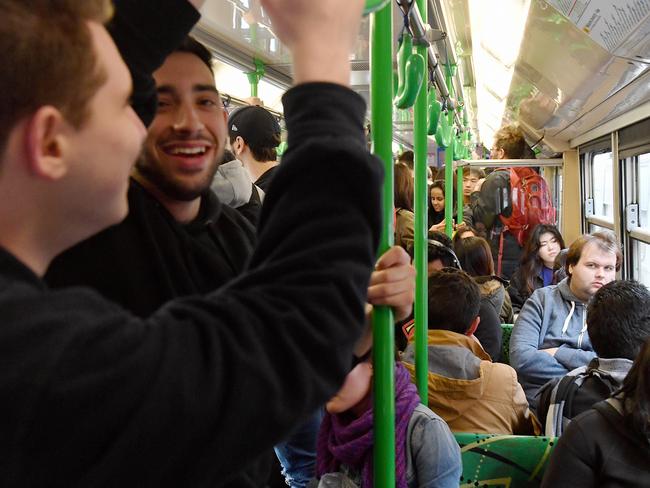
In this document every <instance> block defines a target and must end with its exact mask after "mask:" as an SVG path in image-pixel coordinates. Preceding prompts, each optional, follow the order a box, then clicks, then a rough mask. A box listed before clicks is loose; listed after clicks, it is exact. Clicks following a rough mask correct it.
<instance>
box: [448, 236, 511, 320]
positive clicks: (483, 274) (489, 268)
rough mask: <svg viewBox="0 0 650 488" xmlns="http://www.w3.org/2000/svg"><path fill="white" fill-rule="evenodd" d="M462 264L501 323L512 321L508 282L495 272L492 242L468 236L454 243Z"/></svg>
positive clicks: (483, 299)
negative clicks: (507, 291) (506, 287)
mask: <svg viewBox="0 0 650 488" xmlns="http://www.w3.org/2000/svg"><path fill="white" fill-rule="evenodd" d="M454 252H455V253H456V256H458V260H459V261H460V265H461V266H462V268H463V271H465V272H466V273H467V274H469V275H470V276H471V277H472V278H474V281H476V283H478V285H479V288H480V290H481V300H482V301H486V302H489V303H490V304H491V305H492V306H493V307H494V311H495V312H496V314H497V315H498V316H499V319H500V320H501V323H504V324H509V323H512V318H513V317H512V305H511V304H510V297H508V294H507V293H506V289H505V287H504V284H506V282H505V281H504V280H502V279H501V278H499V277H498V276H496V275H495V274H494V260H493V259H492V251H491V249H490V244H489V243H488V242H487V241H486V240H485V239H483V238H482V237H466V238H465V239H459V240H457V241H456V242H455V243H454Z"/></svg>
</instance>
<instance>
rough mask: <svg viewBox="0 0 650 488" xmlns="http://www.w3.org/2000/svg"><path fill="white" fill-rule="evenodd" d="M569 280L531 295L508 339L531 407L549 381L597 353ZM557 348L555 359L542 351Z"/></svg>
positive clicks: (514, 364) (513, 365) (583, 364)
mask: <svg viewBox="0 0 650 488" xmlns="http://www.w3.org/2000/svg"><path fill="white" fill-rule="evenodd" d="M585 308H586V307H585V304H583V303H582V302H581V301H580V300H579V299H578V298H577V297H576V296H575V295H574V294H573V293H572V292H571V288H570V287H569V282H568V278H565V279H564V280H562V281H561V282H560V283H558V284H557V285H551V286H547V287H544V288H539V289H537V290H535V291H534V292H533V294H532V295H531V296H530V298H529V299H528V300H526V303H524V306H523V307H522V309H521V312H520V313H519V317H517V321H516V322H515V326H514V328H513V329H512V336H511V337H510V364H511V365H512V367H513V368H515V370H516V371H517V377H518V379H519V382H520V383H521V385H522V386H523V388H524V391H525V392H526V398H527V399H528V402H529V403H530V405H531V407H533V408H537V398H536V395H537V391H538V390H539V389H540V387H541V386H543V385H544V384H545V383H546V382H547V381H548V380H550V379H552V378H555V377H558V376H564V375H565V374H567V373H568V372H569V371H571V370H574V369H576V368H579V367H580V366H586V365H587V364H589V361H591V360H592V359H593V358H594V357H596V353H595V352H594V351H593V348H592V347H591V341H590V340H589V334H588V333H587V323H586V309H585ZM553 347H557V348H559V349H558V350H557V352H556V353H555V356H551V355H550V354H547V353H545V352H543V351H541V349H548V348H553Z"/></svg>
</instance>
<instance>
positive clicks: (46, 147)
mask: <svg viewBox="0 0 650 488" xmlns="http://www.w3.org/2000/svg"><path fill="white" fill-rule="evenodd" d="M66 130H69V125H68V124H67V122H66V120H65V118H64V117H63V114H61V112H60V111H59V110H58V109H57V108H55V107H52V106H49V105H46V106H44V107H41V108H39V109H38V110H37V111H36V112H35V113H34V114H33V115H32V117H31V119H30V120H29V121H28V122H27V124H26V125H25V151H26V156H27V162H28V167H29V171H30V172H31V173H32V175H34V176H36V177H39V178H44V179H47V180H58V179H60V178H62V177H63V176H64V175H65V174H66V172H67V171H68V167H67V163H66V161H65V156H66V150H67V148H68V147H69V141H68V139H67V136H66Z"/></svg>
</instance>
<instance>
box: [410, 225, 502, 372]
mask: <svg viewBox="0 0 650 488" xmlns="http://www.w3.org/2000/svg"><path fill="white" fill-rule="evenodd" d="M451 245H452V240H451V239H450V238H449V237H448V236H447V234H445V233H443V232H438V231H432V232H430V233H429V245H428V265H427V266H428V267H427V269H428V273H429V274H431V273H432V272H433V271H436V270H441V269H442V268H445V267H451V268H456V269H462V266H461V265H460V261H459V260H458V257H457V256H456V253H454V251H453V249H452V247H451ZM409 253H410V255H411V257H413V249H412V248H409ZM479 316H480V317H481V325H480V327H479V328H478V329H477V330H476V332H475V333H474V335H475V336H476V338H477V339H478V340H480V341H481V344H482V345H483V348H484V349H485V351H486V352H487V353H488V354H489V355H490V357H491V358H492V360H493V361H498V360H499V359H501V340H502V337H503V331H502V330H501V321H500V319H499V314H498V313H497V312H496V311H495V309H494V306H492V304H490V303H489V302H487V301H481V305H480V309H479ZM402 336H403V334H400V333H399V331H398V335H397V341H401V340H402ZM398 343H399V342H398ZM401 345H402V344H401V343H400V346H401ZM403 346H404V347H406V344H403ZM402 349H403V347H400V350H402Z"/></svg>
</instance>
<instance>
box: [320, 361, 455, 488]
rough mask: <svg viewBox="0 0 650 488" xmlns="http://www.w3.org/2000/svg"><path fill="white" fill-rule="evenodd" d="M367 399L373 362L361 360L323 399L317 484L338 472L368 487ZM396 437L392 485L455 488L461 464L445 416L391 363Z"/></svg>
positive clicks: (370, 476) (369, 418) (370, 456)
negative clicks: (329, 396) (426, 402)
mask: <svg viewBox="0 0 650 488" xmlns="http://www.w3.org/2000/svg"><path fill="white" fill-rule="evenodd" d="M372 401H373V400H372V365H371V364H370V363H369V362H363V363H360V364H358V365H357V366H356V367H355V368H354V369H353V370H352V371H351V372H350V373H349V374H348V376H347V378H346V380H345V383H344V384H343V387H342V388H341V390H340V391H339V392H338V393H337V394H336V395H335V396H334V397H333V398H332V399H331V400H330V401H329V402H328V403H327V406H326V411H327V412H326V414H325V417H324V418H323V423H322V424H321V428H320V432H319V434H318V448H317V458H316V466H317V467H316V472H317V476H318V477H319V478H321V485H320V486H323V485H324V484H325V483H324V482H325V481H326V480H327V479H328V478H329V477H328V476H326V475H327V474H328V473H337V474H336V478H340V474H339V473H342V474H344V475H346V476H347V477H348V478H350V479H351V480H352V481H353V482H355V483H356V485H357V486H360V487H363V488H371V487H372V486H373V483H372V480H373V468H372V466H373V463H372V461H373V404H372ZM395 438H396V439H397V442H396V445H395V486H397V487H400V488H407V487H408V488H416V487H424V486H431V487H443V488H444V487H449V488H452V487H453V488H456V487H458V480H459V479H460V474H461V469H462V467H461V466H462V465H461V459H460V448H459V447H458V443H457V442H456V440H455V439H454V436H453V435H452V434H451V432H450V431H449V427H448V426H447V424H446V423H445V422H444V420H442V419H441V418H440V417H439V416H438V415H436V414H435V413H433V412H432V411H431V410H429V409H428V408H427V407H425V406H424V405H422V404H421V403H420V397H419V395H418V392H417V388H416V387H415V385H414V384H413V383H411V379H410V377H409V373H408V371H407V370H406V368H404V366H403V365H402V364H401V363H396V364H395ZM330 476H331V475H330ZM328 486H331V485H328ZM337 486H342V485H337ZM343 486H345V485H343Z"/></svg>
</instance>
